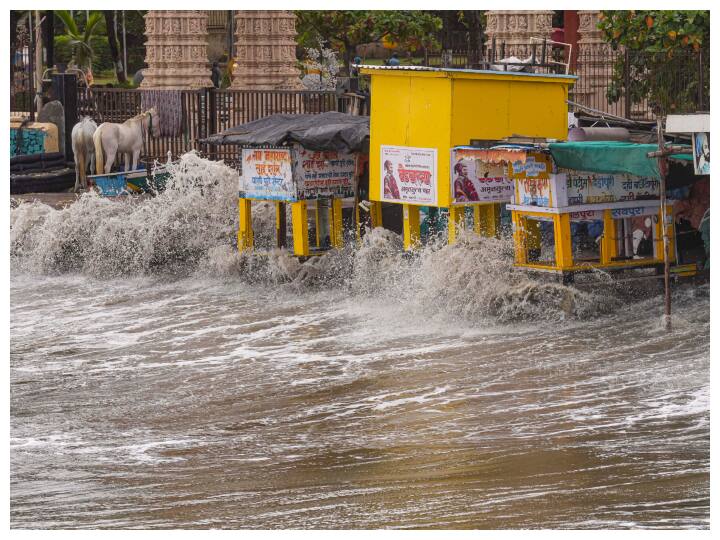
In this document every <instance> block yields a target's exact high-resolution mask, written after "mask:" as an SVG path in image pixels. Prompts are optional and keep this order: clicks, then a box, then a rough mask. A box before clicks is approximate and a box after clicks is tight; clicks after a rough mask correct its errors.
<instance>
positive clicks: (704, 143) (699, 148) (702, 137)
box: [693, 133, 710, 174]
mask: <svg viewBox="0 0 720 540" xmlns="http://www.w3.org/2000/svg"><path fill="white" fill-rule="evenodd" d="M693 164H694V165H695V174H710V134H709V133H693Z"/></svg>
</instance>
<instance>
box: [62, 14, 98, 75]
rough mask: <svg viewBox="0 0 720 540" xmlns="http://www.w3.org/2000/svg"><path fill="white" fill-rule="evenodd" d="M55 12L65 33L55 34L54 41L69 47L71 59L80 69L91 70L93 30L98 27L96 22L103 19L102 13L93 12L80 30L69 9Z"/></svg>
mask: <svg viewBox="0 0 720 540" xmlns="http://www.w3.org/2000/svg"><path fill="white" fill-rule="evenodd" d="M55 13H56V14H57V16H58V17H59V18H60V20H62V22H63V24H64V25H65V34H64V35H62V36H57V37H56V41H57V42H59V44H61V45H67V46H69V47H70V48H71V50H72V55H73V56H72V58H73V61H74V62H75V63H76V64H77V66H78V67H79V68H80V69H82V70H88V69H90V70H92V61H93V56H94V49H93V42H94V40H95V38H96V36H95V31H96V29H98V28H99V27H98V23H100V21H101V20H102V19H103V16H102V14H101V13H99V12H97V11H96V12H93V13H92V14H91V15H90V17H89V18H88V20H87V23H86V24H85V28H83V29H82V30H80V28H79V26H78V25H77V23H76V22H75V19H74V18H73V17H72V15H71V14H70V12H69V11H67V10H58V11H56V12H55Z"/></svg>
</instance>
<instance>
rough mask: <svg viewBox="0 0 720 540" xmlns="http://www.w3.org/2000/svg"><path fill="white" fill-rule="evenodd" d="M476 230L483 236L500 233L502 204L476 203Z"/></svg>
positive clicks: (474, 208)
mask: <svg viewBox="0 0 720 540" xmlns="http://www.w3.org/2000/svg"><path fill="white" fill-rule="evenodd" d="M473 222H474V227H473V229H474V231H475V232H476V233H477V234H479V235H481V236H495V237H497V236H499V235H500V205H499V204H476V205H475V206H473Z"/></svg>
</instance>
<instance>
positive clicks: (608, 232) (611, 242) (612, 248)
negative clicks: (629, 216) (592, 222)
mask: <svg viewBox="0 0 720 540" xmlns="http://www.w3.org/2000/svg"><path fill="white" fill-rule="evenodd" d="M615 257H617V228H616V226H615V219H613V215H612V210H610V209H606V210H605V212H603V235H602V241H601V242H600V263H601V264H609V263H611V262H613V259H614V258H615Z"/></svg>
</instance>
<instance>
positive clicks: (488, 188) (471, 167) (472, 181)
mask: <svg viewBox="0 0 720 540" xmlns="http://www.w3.org/2000/svg"><path fill="white" fill-rule="evenodd" d="M485 155H486V152H485V151H484V150H482V149H478V148H467V147H457V148H453V149H452V150H451V158H450V163H451V167H452V178H453V182H452V188H451V189H452V194H451V200H452V204H472V203H480V204H482V203H507V202H510V200H511V199H512V195H513V189H514V181H513V179H512V178H510V177H509V176H508V174H507V166H506V165H505V164H504V163H489V162H487V161H485V160H483V159H482V158H483V157H484V156H485Z"/></svg>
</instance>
